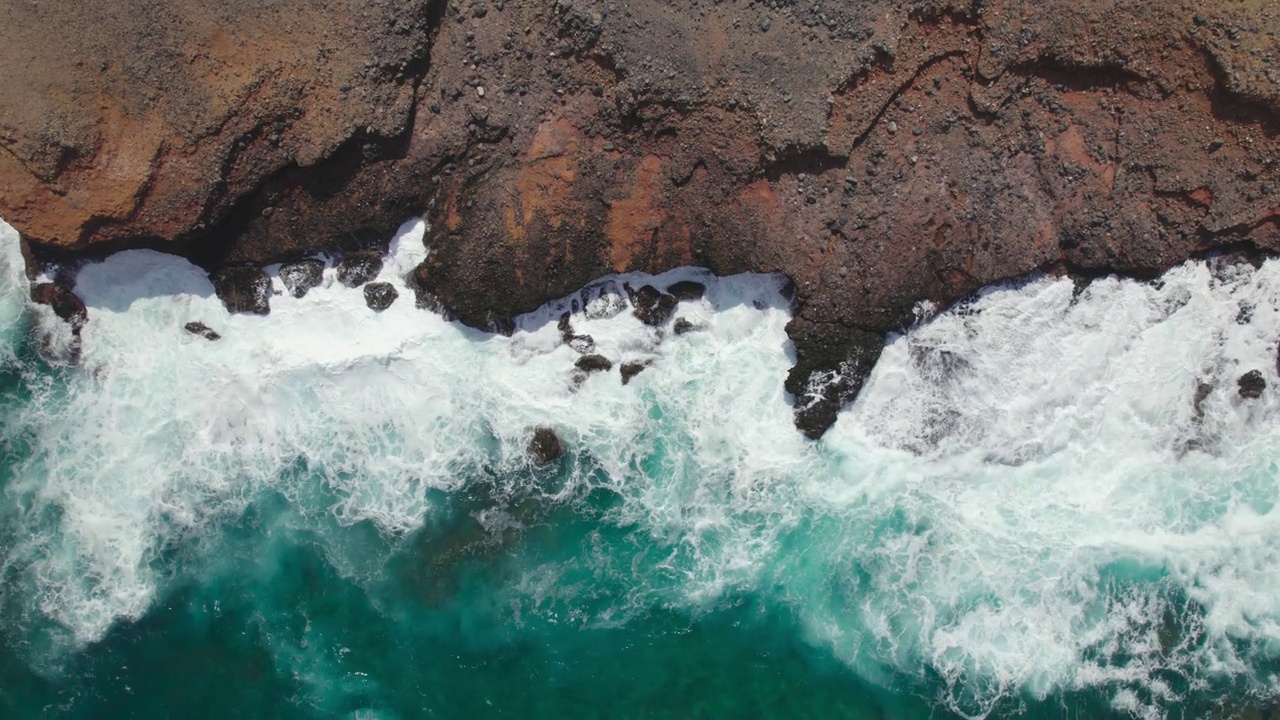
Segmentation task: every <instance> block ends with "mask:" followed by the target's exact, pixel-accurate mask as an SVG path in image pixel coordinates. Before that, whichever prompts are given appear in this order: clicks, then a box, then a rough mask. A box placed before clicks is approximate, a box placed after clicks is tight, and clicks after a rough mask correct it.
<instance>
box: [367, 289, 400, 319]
mask: <svg viewBox="0 0 1280 720" xmlns="http://www.w3.org/2000/svg"><path fill="white" fill-rule="evenodd" d="M398 297H400V293H399V292H397V291H396V286H395V285H392V284H391V283H384V282H372V283H369V284H368V285H365V286H364V302H365V304H366V305H368V306H369V309H370V310H374V311H377V312H382V311H383V310H386V309H387V308H389V307H391V304H392V303H394V302H395V301H396V298H398Z"/></svg>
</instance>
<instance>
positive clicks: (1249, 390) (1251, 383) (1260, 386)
mask: <svg viewBox="0 0 1280 720" xmlns="http://www.w3.org/2000/svg"><path fill="white" fill-rule="evenodd" d="M1236 388H1237V391H1238V392H1239V393H1240V397H1242V398H1245V399H1247V400H1256V399H1258V398H1260V397H1262V392H1263V391H1264V390H1266V389H1267V381H1266V380H1264V379H1263V377H1262V371H1261V370H1250V371H1249V372H1247V373H1245V374H1243V375H1241V376H1240V379H1239V380H1237V381H1236Z"/></svg>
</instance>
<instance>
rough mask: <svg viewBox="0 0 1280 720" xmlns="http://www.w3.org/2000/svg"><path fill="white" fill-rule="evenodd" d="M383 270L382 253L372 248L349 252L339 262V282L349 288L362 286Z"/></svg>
mask: <svg viewBox="0 0 1280 720" xmlns="http://www.w3.org/2000/svg"><path fill="white" fill-rule="evenodd" d="M380 272H382V255H381V254H380V253H377V252H374V251H372V250H360V251H357V252H349V253H347V254H346V255H344V256H343V257H342V262H339V263H338V282H340V283H342V284H343V285H346V286H347V287H349V288H355V287H360V286H361V285H363V284H365V283H367V282H369V281H370V280H372V279H374V278H376V277H378V273H380Z"/></svg>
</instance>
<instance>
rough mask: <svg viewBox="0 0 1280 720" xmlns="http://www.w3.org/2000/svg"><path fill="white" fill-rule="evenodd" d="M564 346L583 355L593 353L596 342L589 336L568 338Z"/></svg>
mask: <svg viewBox="0 0 1280 720" xmlns="http://www.w3.org/2000/svg"><path fill="white" fill-rule="evenodd" d="M565 344H567V345H568V346H569V347H571V348H573V349H574V350H575V351H576V352H580V353H582V354H583V355H588V354H590V353H593V352H595V349H596V340H595V338H593V337H591V336H590V335H573V336H570V337H569V339H568V340H566V341H565Z"/></svg>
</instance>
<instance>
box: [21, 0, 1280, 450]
mask: <svg viewBox="0 0 1280 720" xmlns="http://www.w3.org/2000/svg"><path fill="white" fill-rule="evenodd" d="M177 5H180V6H181V9H182V10H183V12H182V13H178V12H174V13H172V14H171V15H167V16H166V17H164V18H160V19H156V18H155V17H154V16H155V13H154V12H152V10H151V9H150V6H148V5H147V4H146V3H142V2H140V1H138V0H128V1H127V2H121V3H115V4H113V7H112V8H111V12H110V13H108V12H107V11H106V10H104V9H98V8H86V7H83V6H81V5H79V4H72V3H70V2H65V1H61V2H54V3H47V4H41V5H39V6H34V5H29V4H13V5H10V6H7V7H5V8H2V9H0V21H3V22H0V27H3V28H4V30H3V31H0V33H3V34H4V39H5V42H4V43H0V55H3V57H4V60H5V61H7V62H6V67H9V68H11V75H12V77H11V78H10V80H9V81H8V82H7V83H6V84H5V86H4V87H3V88H2V89H0V100H3V102H0V146H3V148H4V149H5V152H3V153H0V188H3V190H2V191H0V217H4V218H5V219H6V220H7V221H9V222H10V223H11V224H13V225H14V226H15V227H17V228H18V229H19V230H20V231H21V232H22V234H23V237H24V240H25V241H27V242H28V243H29V244H30V246H31V250H32V253H33V255H34V258H35V260H36V261H39V260H42V259H43V260H65V259H66V258H68V257H86V256H91V255H94V254H101V253H105V252H110V251H113V250H116V249H120V248H125V247H161V248H166V249H169V250H171V251H177V252H180V253H182V254H185V255H187V256H189V257H191V258H193V259H195V260H196V261H198V262H200V263H201V264H202V265H204V266H206V267H207V268H209V269H210V270H211V271H216V273H220V274H221V275H220V276H225V277H231V276H235V275H236V274H237V273H239V274H241V275H245V274H246V272H250V273H251V272H252V271H246V270H242V269H240V268H244V267H246V266H255V265H262V264H265V263H270V262H278V261H287V260H299V259H301V258H304V257H306V256H309V255H311V254H313V253H315V252H317V251H335V250H336V251H346V252H350V253H355V252H357V251H364V250H369V249H370V248H372V247H375V246H376V245H377V243H379V242H383V241H385V239H386V238H388V237H390V236H391V233H392V232H393V231H394V229H395V228H396V227H397V226H398V225H399V224H400V223H401V222H402V221H404V220H405V219H406V218H407V217H410V216H412V215H417V214H425V215H426V216H427V217H428V218H429V220H430V221H431V227H432V231H431V235H430V237H428V240H427V241H428V244H429V245H430V247H431V249H432V252H431V254H430V256H429V258H428V260H427V261H426V262H425V263H424V264H423V265H422V266H421V267H420V268H419V269H418V270H417V271H415V273H414V283H413V287H414V290H415V292H416V293H417V294H418V298H417V300H418V303H419V304H420V305H422V306H424V307H433V308H439V309H443V310H445V311H447V312H449V313H451V314H453V315H454V316H456V317H457V318H458V319H460V320H461V321H462V322H465V323H467V324H469V325H473V326H476V327H492V328H501V327H505V326H509V320H510V318H512V317H513V316H515V315H518V314H521V313H524V312H528V311H531V310H533V309H535V308H537V307H538V306H540V305H542V304H543V303H544V302H546V301H548V300H551V299H553V298H558V297H563V296H565V295H568V294H570V293H571V292H574V291H576V290H577V289H578V288H581V287H584V286H586V285H588V284H589V283H590V282H591V281H592V280H594V279H596V278H598V277H601V276H603V275H607V274H611V273H617V272H628V271H643V272H649V273H657V272H661V271H663V270H666V269H670V268H673V267H678V266H683V265H696V266H702V267H706V268H708V269H710V270H711V271H713V272H715V273H716V274H719V275H728V274H734V273H738V272H744V271H758V272H781V273H783V274H785V275H786V276H788V277H789V278H791V280H792V281H793V283H794V287H795V317H794V320H793V321H792V323H791V325H790V326H789V328H788V334H789V335H790V336H791V338H792V340H793V341H794V343H795V346H796V355H797V363H796V366H795V367H794V368H793V369H792V371H791V373H790V375H789V377H788V379H787V389H788V391H790V392H791V393H792V394H793V395H795V396H796V397H797V405H796V407H797V424H798V426H799V427H800V428H801V430H802V431H804V432H805V433H806V434H808V435H809V436H810V437H817V436H820V435H821V434H822V432H824V431H825V430H826V428H827V427H829V425H830V424H831V422H833V421H834V418H835V414H836V412H837V411H838V409H839V408H840V406H841V405H842V404H844V403H847V402H848V401H849V400H851V399H852V398H853V397H855V396H856V394H857V392H858V390H859V388H860V386H861V383H862V380H863V378H864V377H865V374H866V373H867V372H868V371H869V370H870V368H871V366H872V365H874V363H875V360H876V358H877V357H878V355H879V352H880V349H881V347H882V344H883V337H884V333H885V332H887V331H891V330H894V329H896V328H899V327H901V326H902V325H903V324H905V323H907V322H910V321H911V320H912V318H913V316H912V309H913V307H914V306H915V304H916V303H917V302H918V301H920V300H931V301H933V302H935V303H939V304H945V303H948V302H952V301H954V300H956V299H957V298H960V297H962V296H964V295H966V294H968V293H970V292H972V291H974V290H975V289H977V288H979V287H982V286H984V285H987V284H990V283H992V282H996V281H999V280H1002V279H1006V278H1011V277H1016V276H1020V275H1024V274H1026V273H1028V272H1031V271H1034V270H1048V271H1053V272H1071V273H1080V274H1083V275H1090V276H1092V275H1100V274H1107V273H1113V272H1115V273H1121V274H1127V275H1134V276H1141V277H1149V276H1154V275H1157V274H1159V273H1160V272H1161V271H1163V270H1165V269H1167V268H1169V267H1171V266H1173V265H1175V264H1177V263H1179V262H1182V261H1184V260H1186V259H1187V258H1190V257H1194V256H1197V255H1201V254H1204V253H1208V252H1213V251H1217V250H1224V249H1245V250H1249V251H1256V252H1272V251H1277V250H1280V167H1278V165H1277V162H1278V160H1280V138H1278V137H1277V134H1278V133H1280V122H1278V119H1280V116H1278V114H1277V112H1278V111H1280V64H1277V63H1276V58H1277V56H1280V44H1278V41H1277V38H1276V31H1277V29H1280V14H1278V13H1277V10H1276V9H1275V8H1273V7H1271V6H1270V5H1268V4H1266V3H1259V2H1253V1H1250V0H1240V1H1235V2H1223V3H1217V4H1215V6H1214V7H1212V8H1204V7H1201V6H1199V5H1198V4H1196V3H1192V2H1169V3H1138V2H1099V1H1092V0H1085V1H1084V2H1065V1H1064V0H1046V1H1044V2H1039V3H1035V4H1029V3H1018V2H1012V0H993V1H988V2H982V1H980V0H978V1H973V2H959V1H950V2H948V1H946V0H914V1H907V0H870V1H868V2H841V3H835V2H826V3H807V2H803V3H797V2H786V1H785V0H784V1H782V2H759V1H755V0H751V1H748V0H729V1H726V2H690V3H684V4H681V6H680V7H673V6H671V5H670V4H668V3H665V2H658V1H656V0H653V1H650V0H637V1H635V2H627V3H611V2H605V1H596V0H572V1H570V0H557V1H556V2H547V1H543V2H525V1H522V0H506V1H505V2H488V1H481V0H474V1H472V2H438V1H435V0H391V1H387V2H380V3H371V4H367V3H363V2H357V1H356V0H326V1H324V2H319V3H303V2H298V1H296V0H286V1H282V2H280V3H277V4H275V5H274V6H272V8H271V9H269V10H266V11H263V10H261V8H259V7H258V5H257V4H251V3H248V2H244V1H242V0H235V1H233V2H230V3H223V4H220V5H219V7H217V8H206V7H204V6H203V5H199V4H196V3H190V2H186V0H182V1H180V2H178V3H177ZM188 6H190V7H188ZM188 11H189V12H188ZM108 15H109V17H108ZM250 19H252V21H250ZM90 27H92V28H96V29H98V31H96V32H92V33H90V32H86V33H84V35H85V36H86V37H88V38H92V39H90V40H87V41H86V44H85V46H84V47H83V48H82V49H81V51H80V52H78V53H67V52H65V47H64V46H63V44H61V43H59V42H56V40H57V36H62V35H63V34H65V32H66V31H68V30H75V29H77V28H80V29H88V28H90ZM304 271H305V269H303V270H299V272H300V273H301V272H304ZM300 277H301V276H300ZM303 292H305V290H303ZM374 294H375V295H376V296H377V297H376V301H377V302H385V301H386V296H385V295H384V294H378V293H377V292H376V291H375V292H374ZM257 299H260V298H256V297H255V296H252V294H250V296H248V297H246V298H245V300H246V302H247V303H248V304H247V305H246V306H245V308H246V309H248V310H249V311H254V310H253V308H254V307H256V305H255V304H254V302H255V301H256V300H257ZM371 302H372V301H371Z"/></svg>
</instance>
